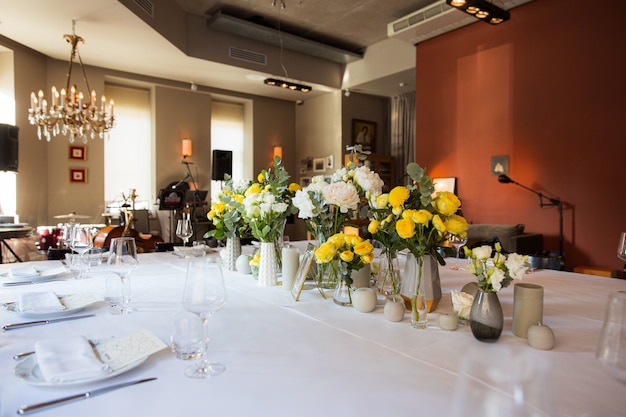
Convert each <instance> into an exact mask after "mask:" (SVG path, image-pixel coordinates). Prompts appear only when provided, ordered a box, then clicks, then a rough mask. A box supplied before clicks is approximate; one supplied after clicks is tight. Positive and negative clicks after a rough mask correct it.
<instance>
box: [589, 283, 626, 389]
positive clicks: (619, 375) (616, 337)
mask: <svg viewBox="0 0 626 417" xmlns="http://www.w3.org/2000/svg"><path fill="white" fill-rule="evenodd" d="M596 358H598V359H599V360H600V363H601V364H602V365H603V366H604V369H606V370H607V371H608V373H609V374H611V376H613V378H615V379H617V380H618V381H621V382H623V383H626V291H616V292H613V293H611V294H609V299H608V301H607V304H606V310H605V315H604V324H603V326H602V333H600V341H599V342H598V348H597V350H596Z"/></svg>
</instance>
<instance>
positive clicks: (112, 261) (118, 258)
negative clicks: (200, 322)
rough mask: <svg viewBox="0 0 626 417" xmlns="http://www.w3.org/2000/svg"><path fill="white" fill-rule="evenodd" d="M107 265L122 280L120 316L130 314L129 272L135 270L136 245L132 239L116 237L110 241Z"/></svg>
mask: <svg viewBox="0 0 626 417" xmlns="http://www.w3.org/2000/svg"><path fill="white" fill-rule="evenodd" d="M107 265H108V266H109V268H110V269H111V271H113V272H115V273H116V274H117V275H119V276H120V278H121V280H122V304H121V306H120V310H121V314H127V313H129V312H131V308H130V296H131V289H130V278H129V275H130V273H131V271H132V270H133V269H135V268H137V265H139V261H138V260H137V245H136V244H135V238H134V237H116V238H113V239H111V247H110V248H109V259H108V260H107Z"/></svg>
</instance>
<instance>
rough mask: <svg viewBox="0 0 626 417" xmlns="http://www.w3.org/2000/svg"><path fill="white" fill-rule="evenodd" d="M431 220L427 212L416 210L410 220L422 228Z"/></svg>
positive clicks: (430, 214)
mask: <svg viewBox="0 0 626 417" xmlns="http://www.w3.org/2000/svg"><path fill="white" fill-rule="evenodd" d="M432 218H433V214H432V213H431V212H430V211H428V210H424V209H422V210H417V211H416V212H415V213H413V216H412V217H411V219H412V220H413V221H414V222H415V223H416V224H421V225H424V226H427V225H428V222H429V221H430V219H432Z"/></svg>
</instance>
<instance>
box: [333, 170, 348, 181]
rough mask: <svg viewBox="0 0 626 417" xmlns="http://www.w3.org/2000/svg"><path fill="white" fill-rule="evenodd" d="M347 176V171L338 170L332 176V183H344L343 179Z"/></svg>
mask: <svg viewBox="0 0 626 417" xmlns="http://www.w3.org/2000/svg"><path fill="white" fill-rule="evenodd" d="M347 174H348V170H347V169H346V168H340V169H338V170H337V171H335V173H334V174H333V180H332V181H333V182H343V181H345V179H344V177H346V176H347Z"/></svg>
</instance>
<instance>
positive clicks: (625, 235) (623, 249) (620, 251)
mask: <svg viewBox="0 0 626 417" xmlns="http://www.w3.org/2000/svg"><path fill="white" fill-rule="evenodd" d="M617 257H618V258H620V259H621V260H622V261H624V262H626V232H622V234H621V236H620V237H619V244H618V245H617Z"/></svg>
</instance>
